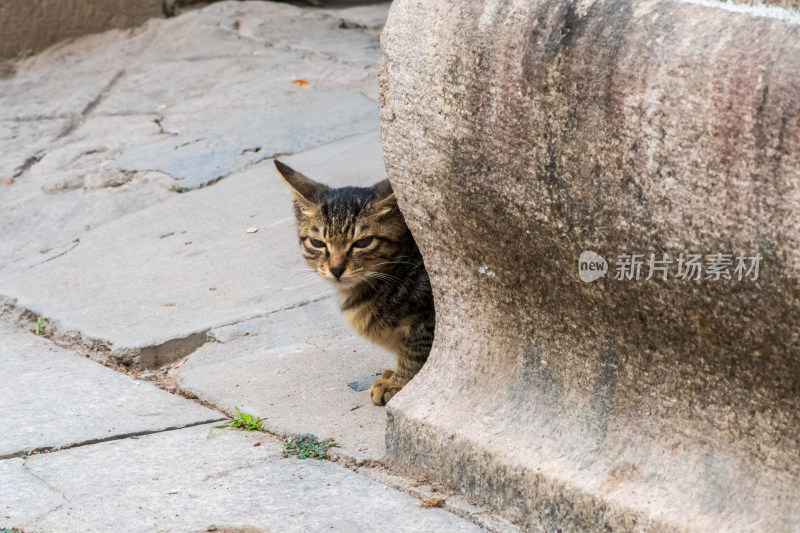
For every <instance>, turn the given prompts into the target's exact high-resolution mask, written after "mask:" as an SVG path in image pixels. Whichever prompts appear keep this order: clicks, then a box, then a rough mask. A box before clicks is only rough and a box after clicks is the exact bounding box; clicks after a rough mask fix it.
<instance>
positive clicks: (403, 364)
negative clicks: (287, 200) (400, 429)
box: [275, 161, 436, 405]
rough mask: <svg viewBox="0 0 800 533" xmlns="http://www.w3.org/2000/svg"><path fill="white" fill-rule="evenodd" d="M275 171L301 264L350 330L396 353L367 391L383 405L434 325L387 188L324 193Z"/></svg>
mask: <svg viewBox="0 0 800 533" xmlns="http://www.w3.org/2000/svg"><path fill="white" fill-rule="evenodd" d="M275 167H276V168H277V169H278V172H279V173H280V174H281V177H283V179H284V181H285V182H286V183H287V185H289V188H290V189H291V191H292V194H293V195H294V213H295V216H296V218H297V234H298V237H299V238H300V244H301V246H302V248H303V257H304V258H305V260H306V262H307V263H308V265H309V266H310V267H311V268H312V269H314V271H315V272H316V273H317V274H319V275H320V276H321V277H322V278H323V279H325V280H326V281H328V282H330V283H332V284H333V285H334V286H335V287H336V288H337V289H338V292H339V302H340V307H341V309H342V312H343V313H344V315H345V317H346V318H347V320H348V321H349V323H350V325H351V326H353V328H354V329H355V330H356V331H357V332H358V333H359V334H360V335H363V336H364V337H366V338H367V339H369V340H370V341H371V342H374V343H376V344H378V345H380V346H383V347H385V348H387V349H389V350H391V351H393V352H394V353H395V354H397V368H396V369H395V370H386V371H385V372H384V373H383V374H382V375H381V377H380V379H378V380H376V381H375V383H373V385H372V388H371V389H370V397H371V398H372V401H373V402H374V403H375V404H377V405H385V404H386V402H388V401H389V400H390V399H391V398H392V396H394V395H395V394H396V393H397V392H398V391H399V390H400V389H402V388H403V386H404V385H405V384H406V383H408V382H409V381H410V380H411V378H413V377H414V376H415V375H416V374H417V372H419V370H420V369H421V368H422V365H424V364H425V361H426V360H427V359H428V354H429V353H430V350H431V344H432V343H433V332H434V324H435V321H436V320H435V316H436V315H435V312H434V308H433V294H432V291H431V284H430V279H429V278H428V273H427V272H426V270H425V265H424V264H423V261H422V255H421V254H420V252H419V249H418V248H417V245H416V243H415V242H414V238H413V237H412V236H411V232H410V231H409V230H408V227H407V226H406V223H405V220H404V219H403V215H402V213H400V209H399V208H398V206H397V201H396V199H395V197H394V193H393V192H392V188H391V185H390V184H389V182H388V181H382V182H380V183H378V184H376V185H374V186H373V187H342V188H338V189H331V188H329V187H327V186H325V185H322V184H320V183H317V182H315V181H313V180H311V179H309V178H307V177H306V176H304V175H302V174H300V173H299V172H297V171H295V170H293V169H291V168H290V167H288V166H286V165H284V164H283V163H281V162H279V161H275ZM335 273H338V274H339V276H337V275H336V274H335Z"/></svg>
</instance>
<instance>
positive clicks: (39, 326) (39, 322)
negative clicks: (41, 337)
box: [36, 317, 44, 335]
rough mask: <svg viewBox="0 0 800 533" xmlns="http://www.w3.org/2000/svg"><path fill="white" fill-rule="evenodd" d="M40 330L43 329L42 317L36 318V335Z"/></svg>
mask: <svg viewBox="0 0 800 533" xmlns="http://www.w3.org/2000/svg"><path fill="white" fill-rule="evenodd" d="M40 331H44V322H43V321H42V317H39V318H37V319H36V334H37V335H38V334H39V332H40Z"/></svg>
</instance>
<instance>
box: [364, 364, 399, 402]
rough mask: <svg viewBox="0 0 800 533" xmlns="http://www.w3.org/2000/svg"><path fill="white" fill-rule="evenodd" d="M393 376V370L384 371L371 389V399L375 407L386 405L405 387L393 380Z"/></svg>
mask: <svg viewBox="0 0 800 533" xmlns="http://www.w3.org/2000/svg"><path fill="white" fill-rule="evenodd" d="M393 374H394V371H393V370H384V371H383V374H381V377H380V378H378V379H376V380H375V383H373V384H372V386H371V387H370V388H369V397H370V398H371V399H372V403H374V404H375V405H386V402H388V401H389V400H391V399H392V397H393V396H394V395H395V394H397V393H398V392H400V389H402V388H403V385H401V384H399V383H397V382H396V381H394V380H392V379H391V378H392V375H393Z"/></svg>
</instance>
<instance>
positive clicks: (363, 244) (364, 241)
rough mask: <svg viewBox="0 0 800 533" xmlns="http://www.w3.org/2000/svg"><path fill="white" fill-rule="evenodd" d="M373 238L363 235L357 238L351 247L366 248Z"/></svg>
mask: <svg viewBox="0 0 800 533" xmlns="http://www.w3.org/2000/svg"><path fill="white" fill-rule="evenodd" d="M373 239H375V237H364V238H363V239H359V240H357V241H356V242H354V243H353V248H366V247H367V246H369V245H370V244H372V241H373Z"/></svg>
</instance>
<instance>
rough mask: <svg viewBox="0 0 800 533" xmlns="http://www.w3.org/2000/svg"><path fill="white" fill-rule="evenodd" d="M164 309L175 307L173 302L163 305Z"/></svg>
mask: <svg viewBox="0 0 800 533" xmlns="http://www.w3.org/2000/svg"><path fill="white" fill-rule="evenodd" d="M164 307H175V303H174V302H170V303H168V304H164Z"/></svg>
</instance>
